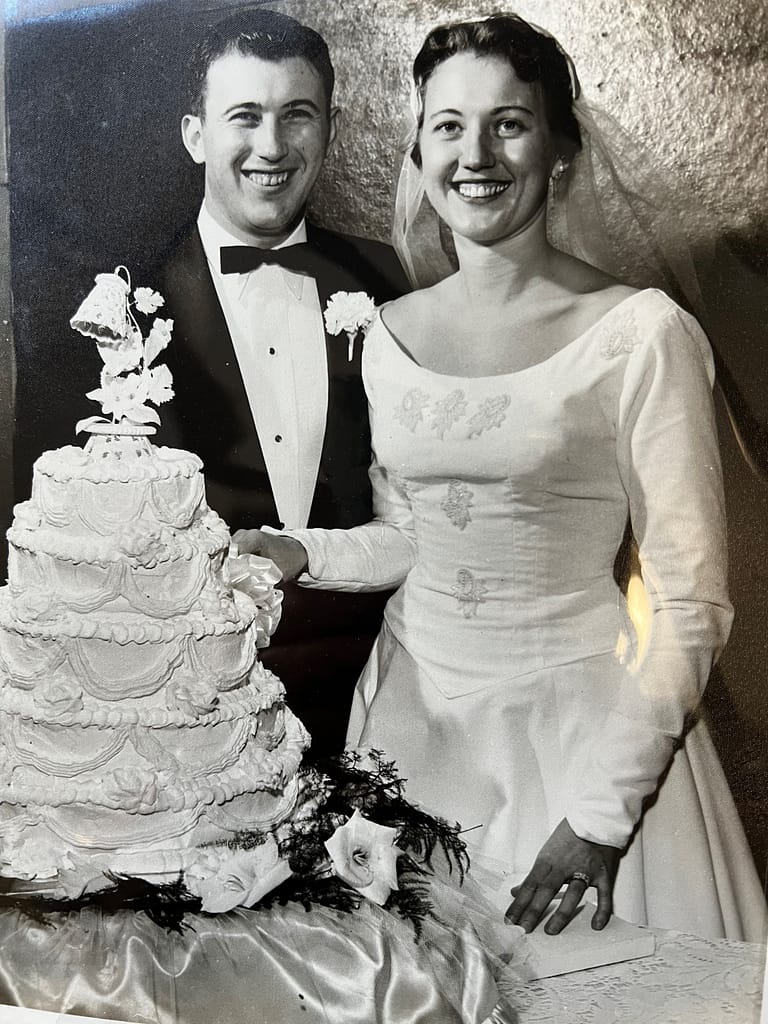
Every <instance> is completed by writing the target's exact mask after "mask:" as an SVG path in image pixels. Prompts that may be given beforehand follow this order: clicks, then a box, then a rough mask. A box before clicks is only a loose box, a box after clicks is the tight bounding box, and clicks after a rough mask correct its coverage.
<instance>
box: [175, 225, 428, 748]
mask: <svg viewBox="0 0 768 1024" xmlns="http://www.w3.org/2000/svg"><path fill="white" fill-rule="evenodd" d="M307 241H308V242H309V243H310V244H311V245H312V246H313V247H314V248H315V250H316V253H317V254H319V256H320V258H319V260H318V261H317V263H318V266H317V276H316V278H315V280H316V283H317V291H318V296H319V299H320V308H321V309H325V306H326V305H327V302H328V299H329V298H330V297H331V295H333V294H334V292H337V291H350V292H355V291H364V292H366V293H367V294H369V295H370V296H371V297H372V298H373V299H374V301H375V302H376V304H377V305H378V304H379V303H382V302H386V301H387V300H389V299H392V298H396V297H397V296H398V295H401V294H402V293H403V292H405V291H407V290H408V289H409V285H408V282H407V279H406V277H405V275H404V273H403V270H402V268H401V266H400V264H399V262H398V260H397V257H396V255H395V253H394V250H392V249H391V248H390V247H389V246H387V245H383V244H382V243H380V242H373V241H367V240H364V239H361V238H355V237H351V236H347V235H341V234H337V233H335V232H332V231H327V230H324V229H322V228H319V227H316V226H314V225H312V224H309V223H308V224H307ZM157 287H158V288H159V290H160V292H161V294H162V295H163V296H164V298H165V300H166V306H165V307H164V309H163V311H162V312H163V315H165V316H169V317H172V318H173V320H174V327H173V340H172V342H171V344H170V345H169V347H168V349H167V350H166V353H164V355H166V357H167V358H166V362H167V363H168V366H169V368H170V370H171V372H172V373H173V387H174V392H175V397H174V399H173V400H172V401H171V402H170V403H169V404H168V405H166V406H164V407H163V408H162V409H161V418H162V427H161V428H160V429H159V431H158V438H157V439H158V442H159V443H163V444H167V445H170V446H172V447H179V448H184V449H186V450H188V451H192V452H195V453H196V454H197V455H199V456H200V458H201V459H202V460H203V464H204V473H205V480H206V492H207V498H208V504H209V505H210V507H211V508H213V509H214V510H215V511H216V512H218V513H219V515H221V516H222V518H223V519H224V520H225V521H226V522H227V524H228V525H229V527H230V529H231V530H232V531H234V530H236V529H238V528H251V527H259V526H261V525H262V524H268V525H270V526H274V527H278V528H279V527H280V526H281V525H282V524H281V523H280V521H279V517H278V514H277V508H276V506H275V501H274V498H273V495H272V490H271V487H270V483H269V477H268V474H267V469H266V464H265V461H264V456H263V453H262V450H261V445H260V443H259V439H258V436H257V434H256V429H255V426H254V423H253V417H252V415H251V410H250V406H249V403H248V397H247V394H246V391H245V386H244V383H243V379H242V377H241V374H240V369H239V366H238V362H237V358H236V355H235V351H234V348H233V345H232V339H231V337H230V334H229V330H228V328H227V324H226V320H225V318H224V313H223V310H222V308H221V305H220V303H219V300H218V296H217V294H216V289H215V286H214V283H213V279H212V277H211V274H210V271H209V269H208V263H207V260H206V257H205V253H204V251H203V246H202V242H201V240H200V236H199V234H198V231H197V228H196V227H194V228H193V229H192V230H191V231H188V232H187V233H186V234H185V236H184V237H183V238H182V240H181V242H180V243H179V244H178V245H177V247H176V248H175V249H174V250H173V252H172V254H171V256H170V258H169V260H168V261H167V262H166V263H165V265H164V267H163V268H162V270H161V272H160V274H159V276H158V280H157ZM361 349H362V346H361V345H355V347H354V353H353V357H352V360H351V361H350V360H349V358H348V349H347V339H346V336H345V335H344V336H341V337H340V336H334V335H328V334H326V352H327V359H328V412H327V418H326V428H325V438H324V441H323V447H322V454H321V458H320V467H319V471H318V478H317V484H316V488H315V495H314V499H313V502H312V507H311V511H310V517H309V523H308V525H309V526H317V527H325V528H335V527H339V528H348V527H351V526H356V525H358V524H360V523H364V522H368V521H369V520H370V519H371V516H372V508H371V488H370V482H369V479H368V469H369V466H370V461H371V438H370V427H369V422H368V403H367V399H366V396H365V391H364V389H363V385H362V379H361V375H360V358H361ZM387 596H388V595H381V594H362V595H361V594H342V593H331V592H327V591H326V592H323V591H315V590H308V589H304V588H301V587H298V586H296V585H295V584H286V585H285V586H284V600H283V617H282V621H281V623H280V626H279V627H278V630H277V632H276V634H275V636H274V637H273V639H272V643H271V645H270V647H269V648H268V649H267V650H265V651H264V652H262V659H261V660H262V661H263V663H264V664H265V665H266V666H267V667H268V668H270V669H272V670H273V671H274V672H276V674H277V675H278V676H280V678H281V679H282V681H283V683H284V684H285V686H286V689H287V690H288V702H289V704H290V705H291V707H292V708H293V710H294V711H296V713H297V714H298V715H299V717H300V718H302V719H303V720H304V722H305V724H306V725H307V727H308V728H309V730H310V733H311V734H312V735H313V748H315V749H316V750H317V751H318V752H319V753H327V752H331V751H332V750H336V749H340V747H341V746H342V745H343V736H344V728H345V726H346V718H347V710H348V703H349V698H350V696H351V688H352V686H353V685H354V683H355V681H356V680H357V677H358V675H359V673H360V671H361V670H362V667H363V665H364V663H365V660H366V657H367V655H368V652H369V650H370V648H371V645H372V642H373V638H374V637H375V635H376V633H377V631H378V629H379V626H380V623H381V613H382V610H383V606H384V603H385V600H386V597H387Z"/></svg>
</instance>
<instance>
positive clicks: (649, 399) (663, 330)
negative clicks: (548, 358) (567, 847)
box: [567, 307, 733, 846]
mask: <svg viewBox="0 0 768 1024" xmlns="http://www.w3.org/2000/svg"><path fill="white" fill-rule="evenodd" d="M640 329H641V330H642V329H643V328H642V326H641V328H640ZM713 379H714V368H713V364H712V357H711V352H710V349H709V345H708V342H707V340H706V338H705V336H704V334H703V332H702V331H701V329H700V328H699V326H698V324H697V323H696V321H695V320H693V318H692V317H690V316H688V314H686V313H683V312H682V310H677V309H676V308H674V307H673V308H672V309H671V310H670V312H669V313H668V315H667V316H666V317H665V318H663V319H662V321H661V322H660V323H659V324H658V325H657V327H656V329H655V330H654V332H653V337H651V338H645V339H642V340H641V341H640V344H639V345H638V348H637V350H636V351H635V352H634V353H633V354H632V355H631V356H630V357H629V359H628V363H627V370H626V376H625V383H624V389H623V393H622V397H621V406H620V409H619V424H618V430H619V436H618V452H617V455H618V459H619V465H620V467H621V471H622V475H623V477H624V485H625V488H626V491H627V495H628V497H629V507H630V516H631V522H632V529H633V533H634V536H635V539H636V541H637V544H638V547H639V552H640V561H641V566H642V575H643V584H644V590H645V594H646V595H647V599H648V604H649V610H650V617H649V621H648V626H647V636H646V637H645V638H640V643H639V644H638V648H639V649H638V652H637V656H636V659H635V663H634V664H633V665H629V666H626V667H625V666H621V665H619V664H618V663H617V666H616V676H617V678H616V684H617V685H616V691H615V697H613V699H612V700H611V707H610V710H609V711H608V713H607V715H606V719H605V723H604V728H602V729H601V730H600V741H599V743H596V744H595V748H594V750H593V751H592V758H591V760H590V771H589V776H588V778H586V779H582V780H580V781H579V783H577V784H576V785H575V786H574V790H573V793H572V800H571V804H570V807H569V810H568V811H567V817H568V821H569V822H570V824H571V825H572V827H573V829H574V831H575V832H576V833H577V834H578V835H580V836H582V837H583V838H586V839H591V840H594V841H596V842H600V843H610V844H611V845H615V846H623V845H624V844H625V843H626V842H627V840H628V839H629V837H630V835H631V833H632V830H633V828H634V826H635V824H636V823H637V821H638V820H639V818H640V815H641V812H642V804H643V800H644V798H645V797H647V796H649V795H650V794H652V793H653V792H654V790H655V789H656V786H657V784H658V780H659V778H660V776H661V775H662V773H663V772H664V770H665V769H666V767H667V765H668V764H669V760H670V758H671V756H672V754H673V751H674V748H675V745H676V743H677V742H679V739H680V737H681V735H682V734H683V732H684V730H685V727H686V720H687V718H688V716H689V715H690V714H691V713H692V712H693V711H694V710H695V708H696V706H697V704H698V702H699V700H700V698H701V695H702V693H703V691H704V688H705V686H706V684H707V680H708V678H709V674H710V671H711V669H712V666H713V664H714V662H715V661H716V660H717V658H718V657H719V655H720V652H721V651H722V648H723V647H724V645H725V642H726V640H727V638H728V633H729V630H730V626H731V620H732V614H733V613H732V608H731V605H730V602H729V600H728V591H727V572H726V570H727V564H726V562H727V554H726V534H725V508H724V497H723V490H722V477H721V470H720V457H719V448H718V442H717V428H716V425H715V416H714V403H713V401H712V390H711V388H712V382H713ZM606 699H608V696H607V695H606Z"/></svg>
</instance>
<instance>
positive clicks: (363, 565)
mask: <svg viewBox="0 0 768 1024" xmlns="http://www.w3.org/2000/svg"><path fill="white" fill-rule="evenodd" d="M369 477H370V480H371V487H372V490H373V512H374V516H375V518H374V519H373V520H371V522H369V523H365V524H363V525H362V526H354V527H352V528H351V529H348V530H319V529H311V530H310V529H307V530H273V529H271V528H270V527H264V528H263V529H261V530H238V531H237V533H235V534H234V536H233V540H234V542H235V544H236V545H237V547H238V550H239V551H241V552H244V553H245V552H251V553H253V554H258V555H263V556H264V557H266V558H271V559H272V561H273V562H275V564H276V565H277V567H278V568H279V569H280V571H281V572H282V574H283V579H294V578H296V577H298V581H299V583H300V584H301V585H302V586H306V587H317V588H319V589H323V590H346V591H363V590H390V589H391V588H392V587H396V586H398V585H399V584H400V583H402V582H403V580H404V579H405V577H406V576H407V575H408V572H409V570H410V569H411V567H412V566H413V563H414V559H415V550H416V545H415V541H414V535H413V516H412V513H411V504H410V501H409V499H408V495H407V492H406V489H405V487H404V485H403V483H402V481H401V480H400V479H399V478H398V477H396V476H394V475H393V474H391V473H388V472H387V471H386V470H385V469H384V468H383V467H382V466H380V465H379V463H378V462H377V460H376V457H375V455H374V458H373V462H372V464H371V468H370V470H369Z"/></svg>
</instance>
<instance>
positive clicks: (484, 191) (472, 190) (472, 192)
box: [458, 181, 509, 199]
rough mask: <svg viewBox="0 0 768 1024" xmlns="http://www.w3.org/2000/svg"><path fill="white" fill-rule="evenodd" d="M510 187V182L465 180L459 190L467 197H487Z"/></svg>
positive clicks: (460, 193)
mask: <svg viewBox="0 0 768 1024" xmlns="http://www.w3.org/2000/svg"><path fill="white" fill-rule="evenodd" d="M508 188H509V185H508V184H495V183H491V182H488V183H484V182H479V181H478V182H475V181H472V182H470V181H464V182H461V183H460V184H459V186H458V192H459V195H461V196H464V197H465V199H487V198H488V197H489V196H497V195H499V193H501V192H504V191H505V190H506V189H508Z"/></svg>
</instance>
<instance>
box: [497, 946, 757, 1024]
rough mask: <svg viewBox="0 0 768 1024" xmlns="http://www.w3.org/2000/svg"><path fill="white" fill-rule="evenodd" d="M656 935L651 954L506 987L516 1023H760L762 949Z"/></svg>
mask: <svg viewBox="0 0 768 1024" xmlns="http://www.w3.org/2000/svg"><path fill="white" fill-rule="evenodd" d="M655 934H656V952H655V953H654V955H653V956H648V957H644V958H642V959H640V960H632V961H628V962H626V963H623V964H613V965H611V966H609V967H595V968H593V969H592V970H589V971H579V972H577V973H575V974H566V975H562V976H561V977H558V978H550V979H547V980H546V981H536V982H530V983H527V984H523V983H520V984H517V985H515V986H514V987H513V988H511V989H508V994H509V998H510V999H511V1001H512V1005H513V1006H514V1007H515V1009H516V1011H517V1015H518V1017H517V1024H641V1022H642V1024H758V1022H759V1021H760V1007H761V991H762V984H763V977H764V970H765V947H764V946H758V945H753V944H750V943H745V942H728V941H727V940H720V941H712V940H709V939H701V938H697V937H695V936H692V935H682V934H679V933H677V932H663V931H657V932H656V933H655Z"/></svg>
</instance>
